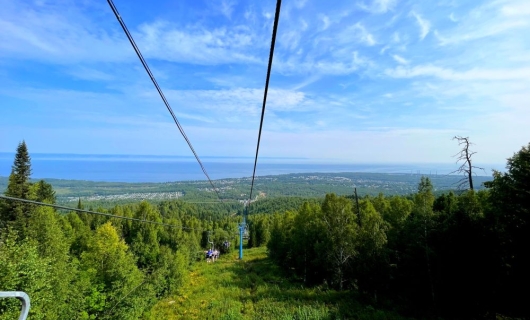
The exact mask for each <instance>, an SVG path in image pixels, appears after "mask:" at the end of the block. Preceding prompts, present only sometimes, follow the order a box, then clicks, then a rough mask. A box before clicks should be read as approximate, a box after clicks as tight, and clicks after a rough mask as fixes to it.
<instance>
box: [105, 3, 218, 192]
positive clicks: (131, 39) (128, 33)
mask: <svg viewBox="0 0 530 320" xmlns="http://www.w3.org/2000/svg"><path fill="white" fill-rule="evenodd" d="M107 3H108V4H109V6H110V8H111V9H112V12H114V15H115V16H116V19H118V22H119V23H120V25H121V27H122V29H123V31H124V32H125V35H126V36H127V38H128V39H129V42H130V43H131V45H132V47H133V49H134V51H135V52H136V55H138V58H139V59H140V62H141V63H142V65H143V67H144V69H145V71H146V72H147V74H148V75H149V78H151V81H152V82H153V85H154V86H155V88H156V90H157V91H158V94H159V95H160V98H162V101H164V104H165V105H166V108H167V110H168V111H169V113H170V114H171V116H172V117H173V120H174V121H175V124H176V125H177V127H178V129H179V131H180V133H181V134H182V137H184V140H186V142H187V143H188V146H189V147H190V149H191V152H193V155H194V156H195V159H197V162H198V163H199V165H200V166H201V169H202V172H203V173H204V175H205V176H206V178H208V181H209V182H210V184H211V186H212V188H213V190H214V191H215V193H216V194H217V197H218V198H221V197H220V196H219V192H218V191H217V188H216V187H215V186H214V184H213V182H212V180H211V179H210V176H209V175H208V173H207V172H206V169H205V168H204V165H203V164H202V162H201V160H200V159H199V156H198V155H197V152H195V149H194V148H193V146H192V144H191V142H190V140H189V139H188V136H187V135H186V133H185V132H184V129H183V128H182V126H181V124H180V122H179V121H178V119H177V116H176V115H175V113H174V112H173V109H172V108H171V106H170V105H169V102H168V101H167V99H166V96H165V95H164V93H163V92H162V89H161V88H160V86H159V85H158V82H157V81H156V79H155V76H154V75H153V73H152V72H151V69H150V68H149V66H148V65H147V62H146V61H145V59H144V57H143V55H142V53H141V52H140V49H139V48H138V46H137V45H136V42H135V41H134V39H133V37H132V35H131V33H130V32H129V29H127V26H126V25H125V22H124V21H123V19H122V18H121V16H120V14H119V13H118V9H117V8H116V6H115V5H114V2H113V1H112V0H107Z"/></svg>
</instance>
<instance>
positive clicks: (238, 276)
mask: <svg viewBox="0 0 530 320" xmlns="http://www.w3.org/2000/svg"><path fill="white" fill-rule="evenodd" d="M244 254H245V255H244V259H243V261H239V260H238V253H237V252H236V253H233V254H230V255H226V256H222V257H221V259H219V261H217V262H215V263H206V262H204V261H201V262H200V263H197V264H195V266H194V269H193V270H192V272H191V273H190V275H189V278H188V281H187V283H186V284H185V285H184V286H183V287H182V288H181V290H180V292H179V293H178V294H177V295H174V296H172V297H169V298H167V299H164V300H161V301H160V302H159V303H158V304H157V305H156V306H155V307H154V308H153V310H152V311H151V314H150V319H401V317H399V316H398V315H397V314H395V313H393V312H388V311H381V310H376V309H374V308H372V307H371V306H363V305H361V304H360V303H358V302H357V301H356V300H355V298H354V296H353V295H352V294H351V293H349V292H337V291H334V290H323V289H321V288H318V287H317V288H305V287H303V286H302V285H301V284H300V283H296V282H293V281H290V280H288V279H287V278H285V277H284V276H283V274H282V272H281V270H279V269H278V267H277V266H275V265H274V264H273V263H272V262H271V261H270V260H269V259H268V258H267V254H266V250H265V248H253V249H248V250H245V252H244Z"/></svg>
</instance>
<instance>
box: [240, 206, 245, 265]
mask: <svg viewBox="0 0 530 320" xmlns="http://www.w3.org/2000/svg"><path fill="white" fill-rule="evenodd" d="M246 218H247V206H246V205H245V210H244V211H243V222H242V223H241V224H240V225H239V260H243V233H244V232H245V227H246V222H247V219H246Z"/></svg>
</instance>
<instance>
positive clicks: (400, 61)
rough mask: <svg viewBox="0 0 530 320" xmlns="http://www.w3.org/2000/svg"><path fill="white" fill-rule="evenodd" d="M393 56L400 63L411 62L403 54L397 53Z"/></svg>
mask: <svg viewBox="0 0 530 320" xmlns="http://www.w3.org/2000/svg"><path fill="white" fill-rule="evenodd" d="M392 58H394V60H396V62H397V63H399V64H409V61H408V60H407V59H405V58H403V57H401V56H398V55H397V54H394V55H392Z"/></svg>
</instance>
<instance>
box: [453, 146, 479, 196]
mask: <svg viewBox="0 0 530 320" xmlns="http://www.w3.org/2000/svg"><path fill="white" fill-rule="evenodd" d="M453 140H457V141H458V145H459V146H461V147H462V150H460V151H459V152H458V153H457V154H455V155H454V156H453V157H457V159H456V163H460V162H461V163H462V164H461V165H460V167H459V168H458V169H456V170H455V171H453V172H451V173H450V174H453V173H462V174H464V177H463V178H462V179H460V180H459V181H458V182H457V188H458V189H463V187H464V186H466V185H468V186H469V190H473V174H474V172H473V169H480V170H483V171H484V172H485V170H484V168H481V167H477V166H474V165H472V163H471V157H472V156H473V155H474V154H475V153H476V152H474V151H471V150H470V149H469V147H470V146H471V145H472V143H471V142H469V137H461V136H454V137H453Z"/></svg>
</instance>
